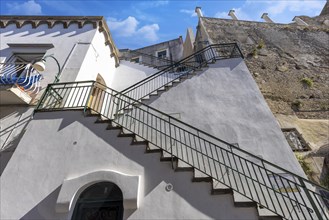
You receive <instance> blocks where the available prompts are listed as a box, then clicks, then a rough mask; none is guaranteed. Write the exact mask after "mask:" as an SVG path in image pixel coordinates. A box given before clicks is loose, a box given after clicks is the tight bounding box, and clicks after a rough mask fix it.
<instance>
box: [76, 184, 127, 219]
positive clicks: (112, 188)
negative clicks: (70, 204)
mask: <svg viewBox="0 0 329 220" xmlns="http://www.w3.org/2000/svg"><path fill="white" fill-rule="evenodd" d="M122 218H123V195H122V191H121V190H120V188H119V187H118V186H117V185H115V184H114V183H110V182H100V183H96V184H94V185H91V186H89V187H88V188H87V189H86V190H85V191H83V192H82V193H81V195H80V197H79V199H78V201H77V204H76V206H75V209H74V211H73V216H72V220H81V219H84V220H92V219H97V220H103V219H104V220H119V219H120V220H121V219H122Z"/></svg>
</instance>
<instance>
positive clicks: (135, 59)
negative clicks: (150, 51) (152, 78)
mask: <svg viewBox="0 0 329 220" xmlns="http://www.w3.org/2000/svg"><path fill="white" fill-rule="evenodd" d="M130 61H131V62H135V63H139V57H133V58H131V59H130Z"/></svg>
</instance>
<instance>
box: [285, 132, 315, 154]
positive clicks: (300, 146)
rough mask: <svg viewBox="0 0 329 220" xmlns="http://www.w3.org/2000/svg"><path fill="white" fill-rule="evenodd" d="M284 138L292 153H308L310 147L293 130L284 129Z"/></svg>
mask: <svg viewBox="0 0 329 220" xmlns="http://www.w3.org/2000/svg"><path fill="white" fill-rule="evenodd" d="M282 132H283V134H284V136H285V137H286V139H287V142H288V144H289V145H290V147H291V149H292V150H293V151H308V150H310V146H308V144H307V142H306V141H305V139H304V138H303V136H302V135H301V134H300V133H299V132H298V131H297V129H295V128H284V129H282Z"/></svg>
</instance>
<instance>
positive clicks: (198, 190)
mask: <svg viewBox="0 0 329 220" xmlns="http://www.w3.org/2000/svg"><path fill="white" fill-rule="evenodd" d="M49 119H50V120H61V124H60V130H61V132H57V133H55V130H54V133H53V134H52V137H54V138H61V137H60V136H61V134H63V133H65V132H71V133H72V134H71V136H72V137H75V138H77V136H79V135H80V136H81V135H82V136H85V137H86V136H88V140H89V141H93V140H95V139H96V140H97V139H102V140H103V141H104V142H105V143H107V144H108V145H107V146H104V144H100V143H101V142H99V144H98V143H94V145H93V146H89V145H87V144H86V143H84V142H83V138H82V139H81V142H80V143H81V145H80V146H79V158H75V160H76V162H77V163H79V162H78V161H81V160H83V161H84V163H85V164H90V165H89V166H91V167H89V168H87V169H92V170H97V169H113V167H112V166H113V165H111V160H112V159H113V158H112V159H111V154H112V153H113V151H117V152H120V154H121V155H122V158H126V159H125V160H124V161H127V162H120V164H121V165H118V167H121V166H125V165H122V164H125V163H128V164H130V165H131V164H132V163H136V164H138V165H140V166H141V167H142V168H143V170H144V171H143V173H144V174H143V179H144V181H143V182H144V185H142V186H141V188H142V189H141V192H143V195H142V198H143V199H142V200H143V205H142V206H141V207H140V209H137V210H136V211H134V212H131V213H126V215H127V214H128V215H130V217H134V218H137V219H138V218H141V217H142V216H144V217H145V216H149V217H150V218H152V214H153V215H157V216H161V215H165V213H166V212H168V210H164V209H163V208H161V207H160V206H161V204H162V203H165V204H167V203H172V202H173V200H172V198H176V195H177V196H179V199H180V200H181V201H180V202H182V201H184V202H183V203H184V205H181V206H179V207H177V212H175V213H176V215H178V216H177V217H179V216H180V213H184V210H185V209H186V208H189V207H190V208H191V210H190V213H193V212H194V213H195V212H197V213H199V214H201V215H200V216H207V217H208V218H219V217H223V216H227V215H234V208H233V207H234V206H233V198H232V196H231V195H221V196H210V189H211V185H210V183H206V182H200V183H192V181H191V180H192V177H193V173H192V172H174V171H173V170H172V168H171V163H170V162H160V153H145V148H146V146H145V145H140V146H135V145H131V144H130V143H131V138H119V137H118V134H119V130H106V127H107V125H106V124H95V123H94V121H95V120H96V117H86V118H84V117H83V114H82V111H81V112H80V111H66V112H63V111H61V112H51V113H37V114H36V115H35V116H34V121H38V120H49ZM72 124H74V126H76V125H77V124H79V128H76V127H74V126H72ZM69 125H70V126H69ZM54 129H55V128H54ZM30 135H31V133H30ZM66 141H70V140H66ZM90 147H94V148H95V151H101V152H102V153H101V155H98V156H99V157H98V158H97V159H98V161H100V162H97V163H96V164H97V165H96V164H95V161H94V159H92V158H91V157H90V149H89V148H90ZM40 150H41V151H42V149H40ZM88 152H89V153H88ZM40 153H41V154H42V153H45V152H40ZM76 153H78V152H76ZM105 158H107V159H105ZM68 159H69V158H68ZM69 160H70V159H69ZM103 160H104V161H103ZM115 160H117V159H115ZM72 161H73V159H72ZM130 165H128V166H130ZM71 166H73V167H72V168H74V166H76V165H74V164H71ZM72 168H70V167H67V168H66V169H67V170H71V169H72ZM120 169H125V168H124V167H122V168H119V170H117V171H118V172H121V170H120ZM136 171H137V172H139V171H138V168H137V170H135V171H134V170H132V171H131V172H136ZM75 172H79V173H83V172H84V171H82V170H75ZM169 183H170V184H172V185H173V187H174V190H173V191H172V192H168V191H167V192H166V185H167V184H169ZM119 187H120V186H119ZM55 193H56V195H58V193H59V192H58V191H57V190H56V192H55V191H54V192H53V193H52V194H50V195H49V196H47V197H46V198H45V199H44V200H43V201H42V202H41V203H39V204H38V205H37V206H35V207H34V208H33V209H32V211H30V212H29V213H28V214H26V215H25V217H27V216H33V217H34V214H33V213H34V212H36V211H40V210H41V209H42V207H43V205H46V204H48V205H49V206H50V204H53V202H54V201H53V197H56V196H55V195H53V194H55ZM159 193H160V195H162V196H161V198H160V197H158V196H157V195H159ZM170 193H171V194H170ZM177 198H178V197H177ZM154 202H156V203H157V204H159V205H157V206H156V208H155V210H157V211H160V210H161V211H163V213H155V212H156V211H154V210H153V209H152V206H153V205H154ZM228 203H229V204H230V205H228ZM152 204H153V205H152ZM38 206H40V207H39V208H38ZM51 206H52V207H54V206H53V205H51ZM158 206H159V207H158ZM169 206H170V205H169ZM173 206H174V205H173ZM227 206H229V207H227ZM231 206H232V208H231ZM192 207H193V208H192ZM72 208H74V207H72ZM194 208H195V210H194ZM223 208H225V209H226V210H227V212H226V213H225V214H220V213H219V211H218V210H223ZM150 209H152V210H153V212H151V213H150V214H146V213H148V212H149V211H150ZM196 210H197V211H196ZM161 211H160V212H161ZM241 211H242V213H244V212H245V214H246V215H247V216H249V215H250V210H241ZM52 212H53V211H52ZM175 213H174V214H175ZM202 213H206V214H202ZM228 213H229V214H228ZM67 214H68V213H67ZM240 214H241V212H240ZM220 215H223V216H220ZM55 216H57V214H55ZM169 216H170V215H169ZM173 216H174V215H173ZM200 216H199V217H200ZM43 217H44V216H43ZM153 217H155V216H153ZM190 217H192V214H190ZM23 219H24V218H23Z"/></svg>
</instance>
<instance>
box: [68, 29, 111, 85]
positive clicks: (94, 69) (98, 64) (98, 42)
mask: <svg viewBox="0 0 329 220" xmlns="http://www.w3.org/2000/svg"><path fill="white" fill-rule="evenodd" d="M86 45H88V51H87V53H86V56H85V57H84V60H83V63H82V65H81V67H80V71H79V73H78V75H77V77H76V79H75V80H74V81H85V80H96V77H97V74H100V75H101V76H102V77H103V79H104V81H105V82H106V85H111V83H112V80H113V77H114V72H115V71H116V68H115V58H114V57H111V50H110V47H109V46H106V45H105V37H104V34H103V33H100V32H98V31H97V32H96V34H95V36H94V38H93V39H92V41H90V43H87V44H86Z"/></svg>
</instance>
